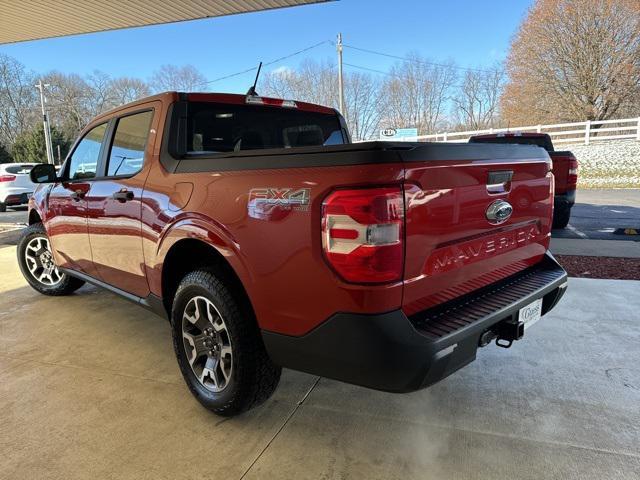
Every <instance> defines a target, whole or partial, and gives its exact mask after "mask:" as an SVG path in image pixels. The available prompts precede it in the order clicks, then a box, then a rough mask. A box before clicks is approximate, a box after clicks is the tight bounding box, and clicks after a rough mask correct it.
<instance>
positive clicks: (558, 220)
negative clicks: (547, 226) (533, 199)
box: [553, 207, 571, 229]
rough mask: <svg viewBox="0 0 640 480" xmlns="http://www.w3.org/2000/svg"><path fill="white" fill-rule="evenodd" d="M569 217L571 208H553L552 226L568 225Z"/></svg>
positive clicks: (560, 227) (561, 226) (562, 226)
mask: <svg viewBox="0 0 640 480" xmlns="http://www.w3.org/2000/svg"><path fill="white" fill-rule="evenodd" d="M570 217H571V208H569V207H563V208H558V209H556V210H554V212H553V228H559V229H562V228H566V227H567V225H569V218H570Z"/></svg>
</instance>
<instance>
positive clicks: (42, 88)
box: [35, 80, 54, 165]
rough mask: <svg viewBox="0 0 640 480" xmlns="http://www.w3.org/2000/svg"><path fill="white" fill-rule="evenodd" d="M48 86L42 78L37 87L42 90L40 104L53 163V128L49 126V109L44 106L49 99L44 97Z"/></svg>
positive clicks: (48, 159)
mask: <svg viewBox="0 0 640 480" xmlns="http://www.w3.org/2000/svg"><path fill="white" fill-rule="evenodd" d="M48 86H49V84H48V83H42V80H40V81H39V82H38V84H37V85H36V86H35V87H36V88H37V89H38V90H40V106H41V107H42V126H43V128H44V143H45V149H46V150H47V163H50V164H52V165H53V163H54V162H53V146H52V145H51V128H50V127H49V115H48V114H47V110H46V109H45V107H44V104H45V103H46V101H47V100H46V99H45V98H44V89H45V88H46V87H48Z"/></svg>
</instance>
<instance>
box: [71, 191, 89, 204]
mask: <svg viewBox="0 0 640 480" xmlns="http://www.w3.org/2000/svg"><path fill="white" fill-rule="evenodd" d="M85 195H86V193H85V192H83V191H82V190H74V191H73V192H71V194H70V195H69V196H70V197H71V200H73V201H75V202H78V201H80V200H82V199H83V198H84V196H85Z"/></svg>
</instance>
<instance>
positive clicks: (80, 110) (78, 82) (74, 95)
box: [46, 72, 96, 137]
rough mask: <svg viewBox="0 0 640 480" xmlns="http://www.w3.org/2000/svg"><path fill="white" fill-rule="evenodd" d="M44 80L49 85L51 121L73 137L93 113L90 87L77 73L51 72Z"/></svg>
mask: <svg viewBox="0 0 640 480" xmlns="http://www.w3.org/2000/svg"><path fill="white" fill-rule="evenodd" d="M46 81H47V83H49V85H50V86H49V90H48V98H49V110H50V116H51V119H52V123H53V124H54V125H57V126H59V127H60V129H61V130H62V131H63V132H64V134H65V135H67V136H68V137H75V136H76V135H77V134H78V132H79V131H80V130H81V129H82V128H83V127H84V126H85V125H86V124H87V122H89V120H91V118H92V117H93V116H94V115H95V113H94V112H95V111H96V108H95V107H94V105H93V97H92V95H93V91H92V89H91V87H90V86H89V84H88V83H87V82H86V81H85V80H84V79H83V78H82V77H81V76H80V75H77V74H64V73H60V72H51V73H49V74H48V75H47V76H46Z"/></svg>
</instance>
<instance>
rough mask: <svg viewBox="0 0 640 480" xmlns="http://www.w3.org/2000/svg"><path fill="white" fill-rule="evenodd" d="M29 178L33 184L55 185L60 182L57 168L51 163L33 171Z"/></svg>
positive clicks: (36, 167)
mask: <svg viewBox="0 0 640 480" xmlns="http://www.w3.org/2000/svg"><path fill="white" fill-rule="evenodd" d="M29 177H30V178H31V181H32V182H33V183H54V182H56V181H57V180H58V174H57V173H56V167H54V166H53V165H51V164H50V163H41V164H39V165H36V166H35V167H33V168H32V169H31V172H30V173H29Z"/></svg>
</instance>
